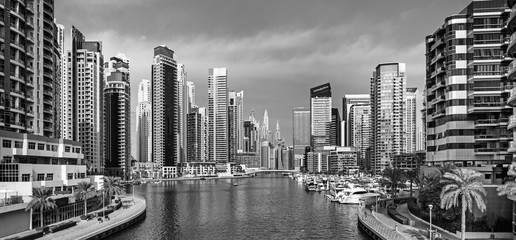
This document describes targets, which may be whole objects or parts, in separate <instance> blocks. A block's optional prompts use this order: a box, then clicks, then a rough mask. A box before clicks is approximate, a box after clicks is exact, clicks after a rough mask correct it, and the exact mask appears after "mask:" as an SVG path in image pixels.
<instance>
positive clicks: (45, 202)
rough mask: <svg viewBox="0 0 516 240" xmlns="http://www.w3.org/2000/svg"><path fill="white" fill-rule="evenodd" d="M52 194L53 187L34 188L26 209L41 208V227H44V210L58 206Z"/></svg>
mask: <svg viewBox="0 0 516 240" xmlns="http://www.w3.org/2000/svg"><path fill="white" fill-rule="evenodd" d="M50 196H52V189H50V188H45V187H43V188H32V196H30V197H31V198H32V200H30V202H29V204H28V205H27V207H26V208H25V211H28V210H36V211H37V210H39V214H40V215H39V216H40V227H43V211H44V210H48V209H54V208H56V207H57V205H56V203H55V201H54V199H52V198H50Z"/></svg>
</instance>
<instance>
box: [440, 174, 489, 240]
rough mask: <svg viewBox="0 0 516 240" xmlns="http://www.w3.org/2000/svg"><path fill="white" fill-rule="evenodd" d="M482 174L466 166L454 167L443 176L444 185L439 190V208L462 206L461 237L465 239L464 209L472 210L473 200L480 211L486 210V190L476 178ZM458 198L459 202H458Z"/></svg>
mask: <svg viewBox="0 0 516 240" xmlns="http://www.w3.org/2000/svg"><path fill="white" fill-rule="evenodd" d="M481 176H482V175H481V174H480V173H478V172H476V171H474V170H471V169H468V168H458V169H454V170H453V171H452V172H451V173H450V172H447V173H445V174H444V176H443V178H444V179H443V180H442V181H443V182H444V183H446V185H445V186H444V187H443V190H442V191H441V208H446V209H450V208H452V207H455V206H460V205H461V206H462V218H461V239H462V240H464V239H466V238H465V237H466V236H465V232H466V210H469V211H470V212H473V202H475V203H476V205H477V207H478V208H479V209H480V211H482V212H483V211H485V210H486V202H485V199H484V197H485V195H486V194H487V193H486V190H485V189H484V186H483V185H482V183H481V182H479V181H478V180H477V178H479V177H481ZM459 199H460V202H459Z"/></svg>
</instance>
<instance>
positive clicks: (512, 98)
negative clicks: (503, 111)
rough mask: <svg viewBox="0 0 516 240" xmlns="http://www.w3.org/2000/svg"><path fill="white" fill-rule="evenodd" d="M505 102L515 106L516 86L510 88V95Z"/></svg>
mask: <svg viewBox="0 0 516 240" xmlns="http://www.w3.org/2000/svg"><path fill="white" fill-rule="evenodd" d="M507 104H508V105H509V106H513V107H514V106H516V88H513V89H511V95H510V96H509V99H507Z"/></svg>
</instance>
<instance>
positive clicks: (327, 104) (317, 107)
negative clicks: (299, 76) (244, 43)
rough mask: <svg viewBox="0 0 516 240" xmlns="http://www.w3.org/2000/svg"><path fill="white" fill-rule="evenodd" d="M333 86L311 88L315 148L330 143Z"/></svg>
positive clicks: (312, 131)
mask: <svg viewBox="0 0 516 240" xmlns="http://www.w3.org/2000/svg"><path fill="white" fill-rule="evenodd" d="M331 109H332V107H331V86H330V84H329V83H326V84H323V85H320V86H317V87H314V88H311V89H310V135H311V137H310V142H311V146H312V147H314V148H317V147H322V146H329V145H330V125H331Z"/></svg>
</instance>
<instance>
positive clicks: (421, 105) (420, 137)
mask: <svg viewBox="0 0 516 240" xmlns="http://www.w3.org/2000/svg"><path fill="white" fill-rule="evenodd" d="M425 92H426V90H424V89H423V90H421V89H418V90H417V91H416V152H421V151H423V152H426V127H425V125H426V107H425V106H426V103H425V99H426V97H425Z"/></svg>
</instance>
